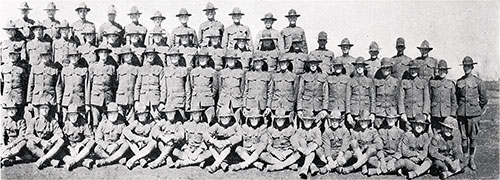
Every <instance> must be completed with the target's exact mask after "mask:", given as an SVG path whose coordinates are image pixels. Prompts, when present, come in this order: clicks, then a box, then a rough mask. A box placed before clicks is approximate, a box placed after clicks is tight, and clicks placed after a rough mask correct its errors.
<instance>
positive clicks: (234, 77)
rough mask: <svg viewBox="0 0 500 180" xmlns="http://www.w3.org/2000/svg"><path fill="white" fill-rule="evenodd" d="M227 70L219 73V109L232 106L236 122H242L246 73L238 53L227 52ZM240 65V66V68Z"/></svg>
mask: <svg viewBox="0 0 500 180" xmlns="http://www.w3.org/2000/svg"><path fill="white" fill-rule="evenodd" d="M224 59H225V61H226V62H225V65H224V66H225V68H224V69H222V70H221V71H220V72H219V80H218V83H219V85H218V87H219V100H218V101H217V107H225V106H229V105H230V104H231V105H232V108H233V109H231V110H232V111H234V112H235V117H234V118H235V119H236V122H238V123H240V124H241V123H242V122H241V120H242V119H241V110H242V109H241V108H242V107H243V93H244V92H245V72H244V71H243V70H242V69H241V63H240V62H239V60H240V57H238V56H237V53H236V51H227V52H226V55H225V57H224ZM238 64H240V66H238Z"/></svg>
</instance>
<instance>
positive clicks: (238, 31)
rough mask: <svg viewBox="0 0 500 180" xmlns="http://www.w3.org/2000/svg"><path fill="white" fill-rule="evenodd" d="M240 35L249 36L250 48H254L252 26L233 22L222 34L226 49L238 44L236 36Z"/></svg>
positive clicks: (223, 45)
mask: <svg viewBox="0 0 500 180" xmlns="http://www.w3.org/2000/svg"><path fill="white" fill-rule="evenodd" d="M239 36H245V37H246V38H249V39H250V40H249V41H248V49H250V50H253V43H252V42H253V41H252V33H251V32H250V28H249V27H248V26H246V25H243V24H239V25H235V24H231V25H230V26H229V27H227V28H226V30H224V34H223V36H222V43H221V46H222V47H223V48H226V49H234V45H236V40H235V39H234V38H235V37H239Z"/></svg>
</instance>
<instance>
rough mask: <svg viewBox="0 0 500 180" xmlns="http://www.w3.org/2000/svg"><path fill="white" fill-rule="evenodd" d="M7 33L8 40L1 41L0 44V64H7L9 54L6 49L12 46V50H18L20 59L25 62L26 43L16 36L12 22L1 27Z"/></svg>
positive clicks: (15, 28)
mask: <svg viewBox="0 0 500 180" xmlns="http://www.w3.org/2000/svg"><path fill="white" fill-rule="evenodd" d="M2 29H4V30H5V31H6V32H7V36H8V38H7V39H5V40H3V41H2V43H1V44H0V54H1V55H0V64H3V63H8V62H9V59H10V57H9V56H10V52H9V51H8V49H9V48H10V47H11V46H12V47H14V49H16V50H19V53H20V59H21V60H23V61H26V60H27V55H26V41H25V40H24V39H22V38H20V37H17V36H16V32H17V30H18V29H19V28H17V27H16V26H15V24H14V22H12V21H8V22H7V25H6V26H5V27H3V28H2Z"/></svg>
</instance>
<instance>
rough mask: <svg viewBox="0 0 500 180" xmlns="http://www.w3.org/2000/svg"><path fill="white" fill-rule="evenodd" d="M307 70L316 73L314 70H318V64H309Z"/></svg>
mask: <svg viewBox="0 0 500 180" xmlns="http://www.w3.org/2000/svg"><path fill="white" fill-rule="evenodd" d="M309 69H311V71H312V72H316V70H318V63H310V64H309Z"/></svg>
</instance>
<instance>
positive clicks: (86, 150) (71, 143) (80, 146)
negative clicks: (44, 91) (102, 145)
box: [62, 104, 95, 171]
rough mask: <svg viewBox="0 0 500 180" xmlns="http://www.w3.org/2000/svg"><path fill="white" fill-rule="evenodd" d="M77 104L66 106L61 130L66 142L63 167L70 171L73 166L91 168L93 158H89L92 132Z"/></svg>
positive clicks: (92, 142) (91, 146)
mask: <svg viewBox="0 0 500 180" xmlns="http://www.w3.org/2000/svg"><path fill="white" fill-rule="evenodd" d="M78 109H79V108H78V106H77V105H75V104H70V105H69V106H68V111H67V113H68V115H67V117H68V119H67V120H65V121H64V126H63V128H62V132H63V134H64V137H65V139H66V142H67V143H68V146H66V148H67V152H68V154H67V155H66V156H64V157H63V161H64V163H65V165H64V166H65V168H66V170H68V171H71V170H72V169H73V168H75V166H78V165H83V166H85V167H86V168H89V169H90V168H91V167H92V165H93V164H94V160H93V159H90V158H89V154H90V151H91V150H92V149H93V148H94V145H95V141H94V133H92V129H91V128H90V126H89V124H88V123H87V122H85V121H86V120H85V119H84V118H83V117H82V116H81V112H82V111H79V110H78Z"/></svg>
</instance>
